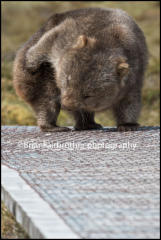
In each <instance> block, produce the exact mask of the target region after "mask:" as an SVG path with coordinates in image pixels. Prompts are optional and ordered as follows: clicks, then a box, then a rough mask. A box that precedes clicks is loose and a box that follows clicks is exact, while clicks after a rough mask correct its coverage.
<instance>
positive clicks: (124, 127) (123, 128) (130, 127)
mask: <svg viewBox="0 0 161 240" xmlns="http://www.w3.org/2000/svg"><path fill="white" fill-rule="evenodd" d="M138 127H139V124H138V123H125V124H120V125H118V127H117V129H118V131H120V132H127V131H136V130H137V129H138Z"/></svg>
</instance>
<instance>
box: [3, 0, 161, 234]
mask: <svg viewBox="0 0 161 240" xmlns="http://www.w3.org/2000/svg"><path fill="white" fill-rule="evenodd" d="M82 7H112V8H121V9H123V10H125V11H127V12H128V13H129V15H131V16H133V17H134V19H135V20H136V22H137V23H138V24H139V26H140V27H141V28H142V30H143V32H144V34H145V37H146V40H147V44H148V48H149V56H150V58H149V66H148V69H147V71H146V74H145V82H144V87H143V96H142V101H143V108H142V112H141V116H140V119H139V123H140V124H141V125H159V122H160V112H159V111H160V110H159V109H160V86H159V83H160V79H159V74H160V58H159V52H160V6H159V2H157V1H150V2H142V1H139V2H135V1H134V2H117V1H115V2H112V1H108V2H105V1H103V2H95V1H91V2H70V1H69V2H59V1H56V2H45V1H43V2H39V1H38V2H32V1H31V2H29V1H25V2H23V1H21V2H17V1H13V2H2V125H36V119H35V117H34V115H33V112H32V110H31V108H30V107H29V106H28V105H27V104H26V103H25V102H23V101H22V100H21V99H19V98H18V97H17V96H16V94H15V91H14V89H13V86H12V65H13V60H14V57H15V53H16V51H17V49H18V48H19V47H20V46H21V45H22V44H23V43H24V42H25V41H26V40H27V39H28V38H29V37H30V36H31V35H32V34H33V33H34V32H35V31H36V30H37V29H38V28H39V27H40V25H41V24H42V23H44V22H45V21H46V20H47V18H48V17H49V16H50V15H52V14H53V13H54V12H62V11H67V10H69V9H70V10H71V9H76V8H82ZM96 120H97V122H98V123H100V124H102V125H104V126H113V125H115V122H114V119H113V116H112V114H111V112H110V111H106V112H103V113H99V114H96ZM58 122H59V124H60V125H66V126H68V125H73V119H71V118H70V116H68V115H67V114H66V113H65V112H63V111H61V113H60V116H59V118H58ZM13 222H14V219H13V217H10V215H9V213H8V212H7V210H6V209H5V207H4V205H2V237H3V238H23V233H22V235H18V234H19V233H16V232H15V230H14V229H16V228H18V225H15V224H13ZM12 226H13V228H12ZM15 226H17V227H15ZM19 231H20V232H21V230H18V232H19ZM24 238H25V236H24Z"/></svg>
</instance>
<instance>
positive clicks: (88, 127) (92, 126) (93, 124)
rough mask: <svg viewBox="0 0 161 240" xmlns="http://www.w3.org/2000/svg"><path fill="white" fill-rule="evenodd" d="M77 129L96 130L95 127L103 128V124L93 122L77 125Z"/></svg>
mask: <svg viewBox="0 0 161 240" xmlns="http://www.w3.org/2000/svg"><path fill="white" fill-rule="evenodd" d="M74 129H75V130H77V131H80V130H94V129H102V126H101V125H100V124H98V123H91V124H88V125H86V126H75V127H74Z"/></svg>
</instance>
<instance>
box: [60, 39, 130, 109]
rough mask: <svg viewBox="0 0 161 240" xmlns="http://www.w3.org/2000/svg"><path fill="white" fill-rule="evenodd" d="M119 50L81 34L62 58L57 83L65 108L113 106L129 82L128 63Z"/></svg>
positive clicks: (104, 107) (102, 107) (103, 107)
mask: <svg viewBox="0 0 161 240" xmlns="http://www.w3.org/2000/svg"><path fill="white" fill-rule="evenodd" d="M118 52H119V50H118V49H112V50H108V49H103V48H101V47H100V46H98V44H97V40H95V39H93V38H90V37H86V36H83V35H82V36H79V38H78V40H77V42H76V44H75V45H74V46H73V48H71V49H70V50H68V52H66V54H65V55H64V56H63V57H62V58H61V59H60V62H59V67H58V71H57V84H58V87H59V88H60V90H61V103H62V107H63V108H64V109H67V110H77V109H84V110H87V111H101V110H104V109H106V108H108V107H110V106H111V105H112V104H113V103H114V102H115V101H116V99H117V96H118V93H119V91H120V89H121V88H122V87H124V85H125V84H126V79H127V75H128V70H129V65H128V63H127V62H126V59H125V58H124V57H122V55H121V54H120V52H119V54H118Z"/></svg>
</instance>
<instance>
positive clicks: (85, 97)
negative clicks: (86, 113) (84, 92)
mask: <svg viewBox="0 0 161 240" xmlns="http://www.w3.org/2000/svg"><path fill="white" fill-rule="evenodd" d="M90 97H91V96H84V97H83V98H84V99H87V98H90Z"/></svg>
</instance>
